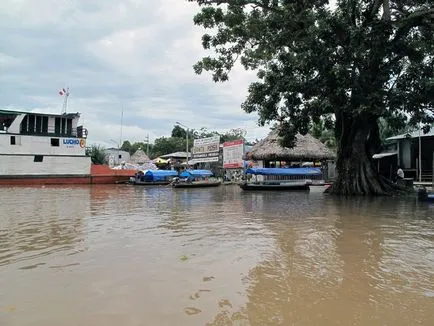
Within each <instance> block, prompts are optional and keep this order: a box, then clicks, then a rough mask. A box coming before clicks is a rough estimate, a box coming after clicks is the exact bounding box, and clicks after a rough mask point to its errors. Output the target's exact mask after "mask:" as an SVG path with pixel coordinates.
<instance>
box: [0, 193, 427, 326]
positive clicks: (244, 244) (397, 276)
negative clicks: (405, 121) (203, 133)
mask: <svg viewBox="0 0 434 326" xmlns="http://www.w3.org/2000/svg"><path fill="white" fill-rule="evenodd" d="M0 196H1V197H0V198H1V199H2V209H1V211H0V276H1V277H0V289H2V295H1V296H0V325H2V326H3V325H6V326H9V325H12V326H15V325H20V326H21V325H32V326H33V325H36V326H39V325H41V326H42V325H43V326H51V325H53V326H54V325H56V326H57V325H66V326H69V325H71V326H72V325H74V326H75V325H83V326H84V325H96V326H98V325H104V326H107V325H117V326H118V325H431V324H434V225H433V217H434V206H432V205H431V206H430V205H427V204H423V205H422V204H420V203H417V202H416V201H415V200H413V199H408V200H402V199H401V200H397V199H393V198H372V199H361V198H359V199H356V198H350V199H346V200H345V199H336V198H333V197H329V196H327V195H323V194H320V193H310V194H309V193H278V192H268V193H261V192H241V191H240V190H239V189H238V188H237V187H233V186H225V187H219V188H214V189H171V188H168V187H155V188H146V187H134V186H93V187H68V188H60V187H43V188H18V187H15V188H0Z"/></svg>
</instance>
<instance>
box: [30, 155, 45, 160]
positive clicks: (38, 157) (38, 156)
mask: <svg viewBox="0 0 434 326" xmlns="http://www.w3.org/2000/svg"><path fill="white" fill-rule="evenodd" d="M43 160H44V156H42V155H35V157H34V158H33V162H42V161H43Z"/></svg>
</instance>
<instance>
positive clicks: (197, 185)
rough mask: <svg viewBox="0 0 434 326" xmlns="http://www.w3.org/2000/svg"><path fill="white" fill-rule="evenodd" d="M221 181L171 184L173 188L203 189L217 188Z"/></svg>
mask: <svg viewBox="0 0 434 326" xmlns="http://www.w3.org/2000/svg"><path fill="white" fill-rule="evenodd" d="M220 185H221V181H203V182H202V181H196V182H177V183H172V187H173V188H205V187H218V186H220Z"/></svg>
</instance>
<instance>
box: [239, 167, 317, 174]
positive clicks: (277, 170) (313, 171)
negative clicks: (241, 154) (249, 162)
mask: <svg viewBox="0 0 434 326" xmlns="http://www.w3.org/2000/svg"><path fill="white" fill-rule="evenodd" d="M246 174H257V175H321V174H322V172H321V169H320V168H249V169H247V170H246Z"/></svg>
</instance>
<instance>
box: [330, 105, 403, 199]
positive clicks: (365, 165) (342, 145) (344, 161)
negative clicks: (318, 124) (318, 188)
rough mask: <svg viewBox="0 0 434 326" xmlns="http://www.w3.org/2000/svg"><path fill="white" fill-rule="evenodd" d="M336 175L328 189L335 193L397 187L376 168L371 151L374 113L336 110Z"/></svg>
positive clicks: (375, 146) (374, 146)
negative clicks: (359, 114) (349, 113)
mask: <svg viewBox="0 0 434 326" xmlns="http://www.w3.org/2000/svg"><path fill="white" fill-rule="evenodd" d="M336 116H337V120H336V139H337V146H338V153H337V154H338V160H337V162H336V168H337V172H338V176H337V179H336V181H335V182H334V183H333V186H332V188H331V189H330V192H331V193H334V194H338V195H346V196H348V195H390V194H393V193H394V192H395V191H396V190H397V189H398V187H397V186H396V185H394V184H393V183H392V182H391V181H389V180H386V179H385V178H383V177H382V176H380V175H379V173H378V172H377V170H376V168H375V165H374V161H373V159H372V155H373V154H374V153H375V152H376V151H377V150H378V141H379V133H378V124H377V118H376V117H375V116H358V117H350V116H345V114H342V113H340V114H337V115H336Z"/></svg>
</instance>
